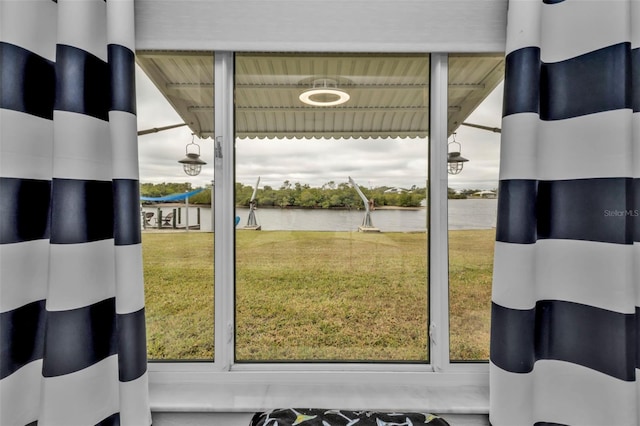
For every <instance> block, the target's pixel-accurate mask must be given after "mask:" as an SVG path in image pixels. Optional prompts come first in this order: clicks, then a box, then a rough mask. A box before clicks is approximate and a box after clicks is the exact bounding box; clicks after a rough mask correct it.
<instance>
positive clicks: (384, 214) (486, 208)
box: [143, 199, 498, 232]
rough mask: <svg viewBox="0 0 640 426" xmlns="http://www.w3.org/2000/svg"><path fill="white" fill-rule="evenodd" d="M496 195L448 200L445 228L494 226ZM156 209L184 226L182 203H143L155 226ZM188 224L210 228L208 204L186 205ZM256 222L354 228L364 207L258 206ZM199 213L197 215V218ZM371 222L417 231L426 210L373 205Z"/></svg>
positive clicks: (240, 212) (292, 227)
mask: <svg viewBox="0 0 640 426" xmlns="http://www.w3.org/2000/svg"><path fill="white" fill-rule="evenodd" d="M497 201H498V200H496V199H493V200H491V199H467V200H449V203H448V209H449V229H452V230H454V229H490V228H494V227H495V226H496V212H497V205H498V203H497ZM158 209H160V210H161V211H162V216H163V217H166V215H168V214H169V213H171V212H173V211H176V216H178V211H177V210H178V209H180V212H179V217H180V219H181V220H180V222H176V223H177V225H178V227H185V226H186V221H187V220H186V219H187V209H186V208H185V206H184V205H182V206H181V207H180V206H178V205H171V206H167V205H154V206H145V207H143V210H144V211H145V212H152V213H154V217H153V218H152V219H151V220H150V222H149V223H150V224H151V226H155V223H156V222H155V219H154V218H155V217H157V213H158ZM188 214H189V226H190V227H193V226H194V225H196V224H198V219H199V224H200V230H201V231H206V232H211V229H212V219H211V208H209V207H202V206H199V207H198V206H193V205H191V206H189V208H188ZM255 214H256V219H257V222H258V224H259V225H260V226H262V229H263V230H265V231H267V230H271V231H276V230H286V231H357V230H358V226H360V225H361V224H362V220H363V219H364V210H325V209H279V208H258V209H257V210H256V212H255ZM236 215H237V216H239V217H240V222H239V224H238V228H241V227H242V226H244V225H245V224H246V223H247V219H248V216H249V209H246V208H238V209H236ZM198 216H199V218H198ZM371 220H372V222H373V226H375V227H376V228H378V229H380V231H382V232H385V231H386V232H418V231H425V230H426V228H427V225H426V224H427V210H426V208H419V209H415V210H413V209H411V210H410V209H376V210H374V211H372V212H371Z"/></svg>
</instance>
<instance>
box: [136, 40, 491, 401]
mask: <svg viewBox="0 0 640 426" xmlns="http://www.w3.org/2000/svg"><path fill="white" fill-rule="evenodd" d="M214 58H215V66H214V70H215V77H214V79H215V80H214V81H215V88H216V89H215V138H214V144H215V150H216V156H215V172H214V180H215V183H216V191H215V206H216V209H215V212H214V214H215V235H216V238H215V246H214V262H215V283H214V286H215V323H214V326H215V357H214V361H213V362H158V363H155V362H152V363H150V364H149V368H148V370H149V382H150V398H151V406H152V409H155V410H160V411H252V410H259V409H265V408H275V407H267V406H266V405H281V404H286V405H289V406H304V405H308V404H301V403H304V402H309V401H312V402H314V403H313V405H315V406H318V407H326V408H330V407H341V408H349V407H346V406H345V405H344V403H345V398H347V397H348V395H349V394H350V392H351V393H352V392H354V389H357V391H358V392H359V394H358V395H359V397H360V398H362V399H363V400H364V401H368V402H367V404H369V405H368V406H367V407H359V408H368V409H393V408H397V409H401V408H402V409H409V408H412V407H408V406H405V407H397V406H393V405H390V406H384V404H393V401H394V397H395V400H397V401H403V400H405V401H406V397H407V396H408V395H416V392H417V394H418V395H420V392H425V391H428V392H430V393H428V394H427V396H426V398H427V401H425V402H424V403H425V405H428V404H430V405H429V406H425V407H422V408H423V409H429V410H433V411H436V410H440V412H452V411H447V410H452V408H451V407H452V404H453V405H455V404H456V401H455V400H459V399H460V398H461V397H463V398H464V397H465V396H464V395H462V396H461V393H462V394H464V392H470V395H471V396H469V395H467V396H466V398H467V403H468V404H467V406H466V407H463V410H465V411H466V412H470V413H485V412H486V410H487V409H488V387H489V365H488V363H486V362H478V363H474V362H469V363H451V361H450V355H449V276H448V275H449V274H448V216H447V187H448V178H447V162H446V158H447V108H448V105H447V90H448V54H446V53H431V54H430V88H429V93H430V106H429V113H430V117H429V123H430V124H429V134H430V136H429V143H430V148H429V185H430V188H429V202H428V205H429V206H434V207H433V208H431V209H430V210H429V213H428V218H429V229H430V232H429V243H428V245H429V250H428V255H429V257H430V259H429V286H430V289H429V304H430V313H429V324H428V330H429V336H430V338H429V354H430V364H404V363H403V364H393V363H384V364H382V363H378V364H376V363H344V364H343V363H264V364H263V363H251V364H245V363H240V364H235V363H234V339H235V318H234V315H235V301H234V296H235V290H234V286H235V229H234V227H233V226H232V225H231V224H233V223H234V217H235V206H234V184H235V179H234V167H235V158H234V152H235V150H234V141H235V134H234V103H233V92H234V52H232V51H215V52H214ZM425 326H427V325H426V324H425ZM369 385H371V386H369ZM373 385H375V386H373ZM379 385H384V386H379ZM309 386H314V388H313V390H312V391H311V394H312V395H313V399H312V400H309V399H305V398H308V396H305V395H308V393H309V392H307V393H306V394H305V393H304V392H301V389H303V388H308V387H309ZM354 387H355V388H354ZM247 392H249V394H250V395H253V394H256V395H262V396H261V398H262V399H260V398H258V399H260V401H258V399H254V400H250V398H249V399H247V397H246V395H247ZM385 394H386V395H385ZM221 395H222V396H221ZM430 397H432V398H433V399H432V400H429V398H430ZM474 398H475V399H474ZM423 399H424V398H423ZM279 401H283V402H280V403H279V404H278V402H279ZM429 401H431V402H429ZM469 401H471V402H470V403H469ZM458 402H459V401H458ZM438 404H440V405H438ZM469 404H470V405H469ZM419 408H421V407H415V409H419ZM458 411H459V409H458Z"/></svg>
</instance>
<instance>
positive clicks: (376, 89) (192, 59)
mask: <svg viewBox="0 0 640 426" xmlns="http://www.w3.org/2000/svg"><path fill="white" fill-rule="evenodd" d="M137 62H138V64H139V66H140V67H141V69H142V70H143V71H144V72H145V73H146V74H147V75H148V76H149V78H150V79H151V80H152V81H153V83H154V84H155V85H156V87H157V88H158V89H159V90H160V92H161V93H162V94H163V95H164V97H165V98H166V99H167V101H168V102H169V103H170V104H171V105H172V107H173V108H174V109H175V110H176V112H177V113H178V114H179V115H180V117H181V118H182V119H183V120H184V122H185V123H187V125H188V126H189V127H190V129H191V131H192V132H193V133H194V134H196V135H197V136H198V137H200V138H206V137H212V136H213V131H214V79H213V75H214V74H213V67H214V65H213V53H212V52H183V51H142V52H137ZM503 77H504V55H503V54H495V55H491V54H456V55H450V57H449V91H448V104H449V110H448V131H449V133H453V132H455V130H456V129H457V128H458V127H459V126H460V125H461V123H462V122H464V121H465V119H466V118H467V117H468V116H469V115H470V114H471V113H472V112H473V111H474V110H475V109H476V108H477V107H478V105H479V104H480V103H481V102H482V101H483V100H484V99H485V98H486V97H487V96H488V95H489V94H490V93H491V91H492V90H493V89H494V88H495V87H496V86H497V85H498V84H499V83H500V82H501V81H502V79H503ZM320 78H331V79H332V80H334V81H335V82H336V83H337V85H338V87H340V88H341V89H343V90H344V91H346V92H347V93H349V95H350V97H351V98H350V100H349V101H348V102H347V103H344V104H342V105H339V106H333V107H326V106H311V105H306V104H304V103H303V102H301V101H300V99H299V95H300V93H302V92H303V91H304V90H306V89H308V88H310V87H311V85H312V83H313V81H314V80H316V79H320ZM235 79H236V80H235V108H236V128H235V131H236V136H237V137H240V138H407V137H426V136H427V135H428V114H427V111H428V104H429V61H428V55H426V54H335V53H334V54H326V55H318V54H288V53H282V54H278V53H276V54H272V53H248V54H245V53H243V54H238V55H237V57H236V76H235ZM159 124H161V123H159ZM480 124H482V123H480Z"/></svg>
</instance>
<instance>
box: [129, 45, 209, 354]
mask: <svg viewBox="0 0 640 426" xmlns="http://www.w3.org/2000/svg"><path fill="white" fill-rule="evenodd" d="M137 62H138V67H137V69H136V91H137V103H138V135H139V136H138V150H139V154H138V155H139V164H140V193H141V198H142V199H141V215H142V219H143V221H142V224H143V229H142V250H143V267H144V278H145V301H146V308H145V310H146V321H147V351H148V358H149V359H150V360H168V359H170V360H209V361H212V360H213V342H214V327H213V324H214V321H213V315H214V313H213V306H214V305H213V304H214V300H213V276H214V275H213V216H212V199H213V198H212V195H213V194H212V192H213V190H212V183H213V142H212V140H211V139H210V137H211V136H212V134H213V54H212V53H210V52H209V53H206V52H205V53H200V52H197V53H188V52H172V53H171V54H167V53H163V52H140V53H139V54H138V55H137ZM189 111H191V112H189ZM193 111H195V112H193ZM184 123H189V125H188V126H187V125H184ZM194 123H195V124H194ZM174 126H175V127H174ZM198 150H199V153H200V157H199V158H200V159H201V160H202V161H204V162H205V163H206V164H204V165H201V166H200V170H199V172H198V173H197V174H196V172H197V167H194V166H192V165H187V167H186V168H185V166H184V165H183V164H181V163H179V162H178V160H182V159H184V158H186V157H188V154H197V153H198ZM191 157H192V158H193V155H192V156H191ZM187 171H189V174H187V173H186V172H187ZM187 194H188V196H186V195H187Z"/></svg>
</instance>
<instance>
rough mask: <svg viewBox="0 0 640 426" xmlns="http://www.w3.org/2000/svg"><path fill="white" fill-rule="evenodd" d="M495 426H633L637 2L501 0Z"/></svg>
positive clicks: (638, 184) (638, 400)
mask: <svg viewBox="0 0 640 426" xmlns="http://www.w3.org/2000/svg"><path fill="white" fill-rule="evenodd" d="M508 13H509V14H508V27H507V49H506V53H507V56H506V75H505V95H504V111H503V122H502V129H503V131H502V149H501V170H500V187H499V201H498V224H497V237H496V239H497V242H496V249H495V267H494V283H493V297H492V299H493V306H492V330H491V331H492V335H491V367H490V371H491V385H490V392H491V412H490V413H491V414H490V417H491V422H492V424H493V425H494V426H504V425H506V426H515V425H579V426H585V425H595V426H603V425H616V426H635V425H639V424H640V376H639V374H640V370H639V368H640V308H639V306H640V2H639V1H638V0H611V1H593V0H592V1H585V0H582V1H580V0H566V1H562V0H545V1H542V0H537V1H534V0H511V1H510V3H509V12H508Z"/></svg>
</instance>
